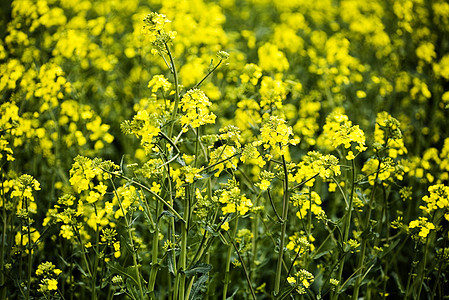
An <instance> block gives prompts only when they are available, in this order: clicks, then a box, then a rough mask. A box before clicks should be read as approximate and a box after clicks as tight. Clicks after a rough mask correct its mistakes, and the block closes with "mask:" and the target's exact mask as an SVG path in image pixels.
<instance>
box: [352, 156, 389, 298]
mask: <svg viewBox="0 0 449 300" xmlns="http://www.w3.org/2000/svg"><path fill="white" fill-rule="evenodd" d="M381 164H382V159H379V165H378V166H377V172H376V178H375V179H374V186H373V191H372V192H371V197H370V200H369V203H368V216H367V218H366V224H365V228H364V229H365V230H366V229H368V227H369V226H370V222H371V213H372V207H373V205H374V203H373V202H374V194H375V193H376V188H377V179H378V178H379V173H380V166H381ZM351 201H352V200H351ZM367 243H368V239H367V238H364V239H363V241H362V246H361V249H360V260H359V266H358V269H359V270H360V271H359V273H360V274H359V275H361V274H363V271H364V270H363V269H364V268H363V264H364V263H365V255H366V247H367V246H366V245H367ZM362 279H363V278H362V276H359V277H358V278H357V280H356V282H355V285H354V293H353V299H358V297H359V290H360V284H361V283H362Z"/></svg>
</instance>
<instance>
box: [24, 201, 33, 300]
mask: <svg viewBox="0 0 449 300" xmlns="http://www.w3.org/2000/svg"><path fill="white" fill-rule="evenodd" d="M23 200H24V202H25V210H26V215H27V233H28V246H27V248H28V265H27V267H28V273H27V291H26V298H27V299H30V288H31V269H32V266H31V263H32V251H33V247H32V246H31V222H30V216H29V213H30V212H29V210H28V201H27V200H26V198H25V197H24V199H23Z"/></svg>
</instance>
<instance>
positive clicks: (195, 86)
mask: <svg viewBox="0 0 449 300" xmlns="http://www.w3.org/2000/svg"><path fill="white" fill-rule="evenodd" d="M222 61H223V59H220V61H219V62H218V64H217V65H216V66H215V67H214V68H213V69H212V70H210V71H209V73H207V74H206V76H204V77H203V79H201V80H200V82H198V83H197V84H195V85H194V87H193V88H192V89H197V88H199V87H200V85H201V84H202V83H203V82H204V80H206V79H207V77H209V75H210V74H212V73H213V72H214V71H215V70H216V69H217V68H218V66H220V64H221V62H222Z"/></svg>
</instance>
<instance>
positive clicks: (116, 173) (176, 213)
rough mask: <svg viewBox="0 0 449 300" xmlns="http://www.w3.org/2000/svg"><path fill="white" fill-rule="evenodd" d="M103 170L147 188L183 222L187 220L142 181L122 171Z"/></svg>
mask: <svg viewBox="0 0 449 300" xmlns="http://www.w3.org/2000/svg"><path fill="white" fill-rule="evenodd" d="M102 170H103V171H105V172H106V173H109V174H111V175H115V176H117V177H120V178H123V179H125V180H127V181H129V183H131V184H135V185H137V186H138V187H140V188H142V189H144V190H146V191H147V192H149V193H150V194H152V195H153V196H154V197H155V198H156V199H157V200H159V201H161V202H162V203H163V204H164V205H165V206H166V207H167V208H168V210H169V211H170V212H171V213H172V214H174V215H175V216H176V217H177V218H178V219H179V220H181V221H182V222H183V223H185V222H186V221H185V220H184V219H183V218H182V217H181V215H179V213H178V212H177V211H176V210H175V209H174V208H173V206H171V205H170V204H169V203H168V202H167V201H165V200H164V199H163V198H162V197H161V196H159V195H158V194H156V193H155V192H153V191H152V190H151V189H150V188H148V187H147V186H145V185H143V184H141V183H140V182H138V181H135V180H134V179H132V178H129V177H128V176H125V175H123V174H121V173H118V172H111V171H108V170H105V169H102Z"/></svg>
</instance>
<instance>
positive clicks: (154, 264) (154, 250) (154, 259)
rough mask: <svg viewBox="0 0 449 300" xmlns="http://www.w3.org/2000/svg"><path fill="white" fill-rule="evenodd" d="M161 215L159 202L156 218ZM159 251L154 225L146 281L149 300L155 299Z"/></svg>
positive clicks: (157, 229)
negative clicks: (148, 271) (148, 276)
mask: <svg viewBox="0 0 449 300" xmlns="http://www.w3.org/2000/svg"><path fill="white" fill-rule="evenodd" d="M161 213H162V206H161V205H160V203H159V202H156V217H157V216H159V215H160V214H161ZM158 251H159V226H158V224H157V221H156V224H155V226H154V232H153V242H152V246H151V272H150V278H149V280H148V291H149V292H150V297H151V299H156V298H155V297H156V295H155V293H154V285H155V283H156V276H157V272H158V270H159V265H158V264H159V262H158V253H159V252H158Z"/></svg>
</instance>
